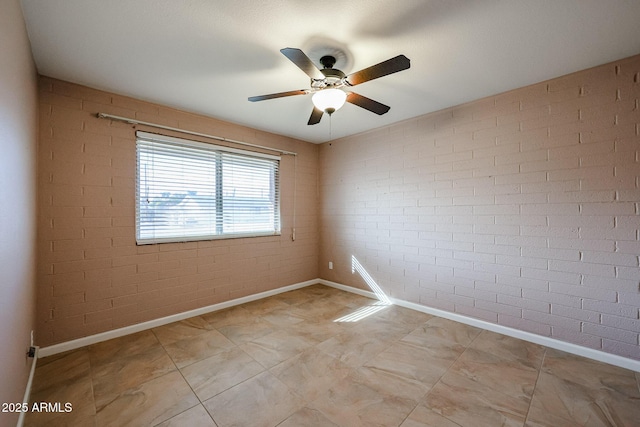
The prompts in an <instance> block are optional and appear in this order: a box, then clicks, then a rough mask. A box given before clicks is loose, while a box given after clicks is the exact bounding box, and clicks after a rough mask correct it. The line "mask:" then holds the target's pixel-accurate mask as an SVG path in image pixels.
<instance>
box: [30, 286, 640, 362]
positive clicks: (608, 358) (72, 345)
mask: <svg viewBox="0 0 640 427" xmlns="http://www.w3.org/2000/svg"><path fill="white" fill-rule="evenodd" d="M317 283H320V284H323V285H325V286H330V287H333V288H336V289H340V290H343V291H347V292H351V293H354V294H358V295H362V296H365V297H368V298H372V299H378V298H377V296H376V295H375V294H374V293H373V292H370V291H366V290H363V289H358V288H354V287H352V286H347V285H343V284H341V283H336V282H332V281H329V280H325V279H314V280H307V281H306V282H300V283H296V284H293V285H289V286H284V287H282V288H278V289H273V290H270V291H266V292H261V293H258V294H254V295H248V296H246V297H242V298H237V299H234V300H231V301H225V302H222V303H219V304H214V305H210V306H207V307H202V308H198V309H195V310H190V311H185V312H183V313H178V314H174V315H172V316H167V317H162V318H160V319H154V320H150V321H148V322H143V323H138V324H135V325H131V326H126V327H124V328H119V329H114V330H112V331H107V332H103V333H100V334H96V335H91V336H88V337H83V338H78V339H75V340H72V341H66V342H63V343H60V344H54V345H51V346H48V347H42V348H40V349H39V351H38V355H39V357H47V356H51V355H54V354H58V353H62V352H65V351H69V350H75V349H77V348H80V347H85V346H88V345H91V344H95V343H98V342H101V341H106V340H110V339H112V338H118V337H122V336H125V335H129V334H133V333H136V332H140V331H144V330H147V329H151V328H156V327H158V326H162V325H166V324H169V323H173V322H177V321H180V320H184V319H188V318H190V317H194V316H199V315H201V314H206V313H211V312H213V311H218V310H223V309H225V308H229V307H233V306H235V305H240V304H244V303H247V302H251V301H255V300H259V299H262V298H267V297H270V296H273V295H277V294H280V293H283V292H288V291H292V290H295V289H300V288H304V287H306V286H309V285H314V284H317ZM390 299H391V301H392V302H393V304H395V305H399V306H400V307H405V308H409V309H412V310H416V311H420V312H423V313H427V314H431V315H433V316H438V317H443V318H445V319H449V320H453V321H455V322H460V323H464V324H466V325H471V326H475V327H477V328H481V329H486V330H488V331H492V332H496V333H499V334H503V335H507V336H510V337H514V338H518V339H521V340H524V341H529V342H532V343H535V344H539V345H543V346H545V347H550V348H554V349H556V350H562V351H566V352H567V353H571V354H575V355H578V356H583V357H587V358H589V359H593V360H597V361H600V362H604V363H608V364H610V365H614V366H619V367H621V368H625V369H630V370H632V371H636V372H640V360H635V359H629V358H627V357H622V356H618V355H615V354H611V353H605V352H604V351H600V350H595V349H592V348H589V347H583V346H580V345H577V344H572V343H569V342H566V341H560V340H557V339H555V338H550V337H545V336H542V335H536V334H533V333H530V332H525V331H521V330H519V329H514V328H510V327H508V326H503V325H497V324H495V323H490V322H486V321H484V320H479V319H474V318H472V317H467V316H463V315H461V314H457V313H451V312H448V311H444V310H439V309H437V308H431V307H427V306H424V305H421V304H416V303H413V302H409V301H404V300H400V299H396V298H390ZM34 362H35V361H34ZM34 366H35V363H34Z"/></svg>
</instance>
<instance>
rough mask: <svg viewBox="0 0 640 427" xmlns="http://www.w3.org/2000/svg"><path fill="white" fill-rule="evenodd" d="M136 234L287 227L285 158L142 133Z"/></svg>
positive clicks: (158, 236) (232, 233)
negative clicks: (283, 220)
mask: <svg viewBox="0 0 640 427" xmlns="http://www.w3.org/2000/svg"><path fill="white" fill-rule="evenodd" d="M136 152H137V182H136V241H137V243H138V244H150V243H162V242H183V241H192V240H208V239H219V238H234V237H251V236H265V235H274V234H280V191H279V166H280V157H278V156H273V155H268V154H262V153H255V152H250V151H246V150H238V149H233V148H229V147H221V146H217V145H213V144H207V143H202V142H196V141H189V140H185V139H180V138H173V137H168V136H162V135H156V134H152V133H147V132H141V131H138V132H136Z"/></svg>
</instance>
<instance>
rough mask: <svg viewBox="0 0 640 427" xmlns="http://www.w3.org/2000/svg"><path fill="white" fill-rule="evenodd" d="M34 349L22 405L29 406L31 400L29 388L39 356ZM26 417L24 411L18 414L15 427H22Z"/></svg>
mask: <svg viewBox="0 0 640 427" xmlns="http://www.w3.org/2000/svg"><path fill="white" fill-rule="evenodd" d="M32 333H33V332H32ZM34 348H35V349H36V351H35V353H34V355H33V360H32V361H31V369H30V370H29V378H28V379H27V388H26V389H25V391H24V397H23V398H22V403H25V404H27V405H29V400H31V386H32V385H33V377H34V376H35V373H36V362H37V361H38V356H39V354H38V352H39V348H38V347H37V346H34ZM26 415H27V413H26V412H25V411H21V412H20V416H19V417H18V423H17V424H16V427H22V425H23V424H24V417H25V416H26Z"/></svg>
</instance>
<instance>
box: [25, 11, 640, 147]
mask: <svg viewBox="0 0 640 427" xmlns="http://www.w3.org/2000/svg"><path fill="white" fill-rule="evenodd" d="M22 7H23V10H24V15H25V20H26V23H27V29H28V32H29V38H30V40H31V46H32V50H33V56H34V58H35V62H36V65H37V67H38V71H39V72H40V74H43V75H46V76H51V77H55V78H59V79H63V80H67V81H71V82H75V83H80V84H83V85H87V86H91V87H94V88H98V89H103V90H108V91H112V92H116V93H120V94H123V95H128V96H132V97H135V98H140V99H144V100H148V101H152V102H157V103H160V104H165V105H168V106H172V107H176V108H179V109H182V110H187V111H192V112H196V113H200V114H205V115H208V116H212V117H216V118H219V119H223V120H227V121H231V122H235V123H239V124H242V125H246V126H250V127H253V128H256V129H262V130H266V131H270V132H273V133H277V134H281V135H286V136H291V137H295V138H299V139H302V140H305V141H309V142H314V143H320V142H324V141H327V140H329V139H335V138H338V137H342V136H346V135H352V134H355V133H360V132H363V131H366V130H369V129H373V128H377V127H380V126H384V125H388V124H390V123H394V122H397V121H400V120H404V119H408V118H411V117H415V116H419V115H422V114H426V113H429V112H431V111H436V110H440V109H442V108H446V107H450V106H453V105H458V104H461V103H464V102H467V101H471V100H474V99H478V98H482V97H485V96H488V95H492V94H496V93H500V92H503V91H507V90H510V89H514V88H518V87H521V86H525V85H528V84H532V83H536V82H540V81H543V80H546V79H549V78H553V77H557V76H561V75H564V74H567V73H571V72H574V71H578V70H581V69H585V68H589V67H592V66H596V65H600V64H604V63H607V62H610V61H613V60H616V59H620V58H624V57H627V56H631V55H634V54H638V53H640V24H639V22H640V1H638V0H342V1H337V0H324V1H321V2H320V1H318V2H310V1H308V0H272V1H268V0H22ZM324 43H328V44H338V45H340V46H343V47H344V48H345V49H347V50H348V52H349V53H350V55H351V56H352V58H353V60H352V67H350V68H349V69H343V70H342V71H344V72H345V73H347V74H349V73H351V72H354V71H357V70H360V69H362V68H365V67H368V66H370V65H373V64H376V63H378V62H381V61H384V60H386V59H388V58H391V57H394V56H396V55H399V54H404V55H406V56H407V57H409V59H411V68H410V69H409V70H406V71H402V72H400V73H397V74H392V75H389V76H385V77H382V78H380V79H378V80H374V81H370V82H366V83H363V84H362V85H359V86H357V87H355V88H353V91H354V92H357V93H360V94H361V95H364V96H367V97H369V98H373V99H375V100H377V101H379V102H382V103H384V104H387V105H389V106H391V110H390V111H389V112H388V113H387V114H385V115H383V116H377V115H375V114H373V113H371V112H368V111H366V110H363V109H361V108H359V107H357V106H355V105H351V104H346V105H345V106H344V107H343V108H342V109H341V110H339V111H337V112H336V113H335V114H334V115H333V117H332V118H331V126H330V120H329V117H328V116H327V115H326V114H325V116H324V117H323V119H322V121H321V122H320V123H319V124H317V125H314V126H308V125H307V120H308V119H309V115H310V113H311V110H312V104H311V97H310V95H306V96H295V97H288V98H280V99H274V100H268V101H262V102H256V103H251V102H248V101H247V97H249V96H253V95H263V94H268V93H274V92H282V91H288V90H294V89H306V88H308V87H309V78H308V77H307V76H306V75H305V74H304V73H303V72H302V71H301V70H300V69H298V68H297V67H296V66H295V65H294V64H293V63H292V62H290V61H289V60H288V59H287V58H285V57H284V56H283V55H282V54H281V53H280V52H279V50H280V49H282V48H284V47H297V48H301V49H303V50H304V51H305V52H307V53H308V54H309V52H310V51H313V50H314V49H316V48H317V47H318V46H321V45H323V44H324ZM309 55H310V56H311V54H309ZM221 136H224V135H221Z"/></svg>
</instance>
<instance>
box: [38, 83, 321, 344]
mask: <svg viewBox="0 0 640 427" xmlns="http://www.w3.org/2000/svg"><path fill="white" fill-rule="evenodd" d="M39 101H40V122H39V127H40V137H39V159H38V172H39V173H38V175H39V176H38V217H39V218H38V247H39V249H38V250H39V253H38V265H39V267H38V328H37V335H38V343H39V345H41V346H42V345H44V346H46V345H50V344H53V343H58V342H63V341H68V340H71V339H74V338H78V337H82V336H87V335H91V334H95V333H99V332H104V331H108V330H111V329H115V328H119V327H123V326H127V325H131V324H135V323H139V322H142V321H146V320H151V319H155V318H158V317H162V316H167V315H171V314H175V313H179V312H183V311H186V310H190V309H195V308H198V307H203V306H207V305H210V304H215V303H219V302H222V301H227V300H230V299H233V298H238V297H241V296H245V295H249V294H254V293H258V292H262V291H266V290H270V289H275V288H278V287H282V286H285V285H290V284H293V283H298V282H302V281H306V280H310V279H314V278H317V277H318V267H317V266H318V264H317V259H318V244H317V242H318V240H319V237H318V214H317V207H318V200H317V189H316V184H317V183H316V181H317V165H318V146H316V145H313V144H308V143H304V142H301V141H297V140H294V139H290V138H286V137H281V136H277V135H273V134H268V133H266V132H261V131H257V130H254V129H249V128H245V127H241V126H238V125H233V124H230V123H226V122H222V121H218V120H214V119H211V118H207V117H203V116H198V115H195V114H189V113H185V112H181V111H177V110H173V109H170V108H166V107H163V106H159V105H155V104H151V103H148V102H142V101H138V100H134V99H130V98H126V97H123V96H119V95H115V94H111V93H106V92H101V91H98V90H94V89H89V88H86V87H83V86H78V85H74V84H70V83H67V82H62V81H59V80H54V79H50V78H47V77H42V78H41V79H40V93H39ZM98 112H105V113H109V114H114V115H119V116H126V117H133V118H136V119H139V120H143V121H148V122H155V123H160V124H163V125H166V126H172V127H179V128H184V129H188V130H192V131H198V132H203V133H208V134H213V135H217V136H223V137H226V138H231V139H236V140H243V141H246V142H250V143H254V144H260V145H265V146H270V147H275V148H280V149H284V150H288V151H294V152H297V153H298V154H299V155H298V165H297V216H296V226H297V230H296V231H297V233H296V241H295V242H292V241H291V238H290V237H291V227H292V225H293V215H292V213H293V192H294V185H293V183H294V174H293V172H294V158H293V157H292V156H283V157H282V161H281V198H282V206H281V212H282V236H278V237H262V238H252V239H231V240H216V241H203V242H191V243H170V244H161V245H148V246H136V244H135V227H134V219H135V204H134V202H135V194H134V185H135V167H136V166H135V164H136V160H135V159H136V152H135V130H136V129H134V127H133V126H131V125H128V124H124V123H119V122H111V121H109V120H104V119H98V118H96V113H98ZM138 129H141V130H150V131H154V130H153V129H148V128H145V127H144V126H138ZM164 133H166V134H170V133H168V132H164ZM174 136H181V135H179V134H178V135H174ZM182 136H184V135H182Z"/></svg>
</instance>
